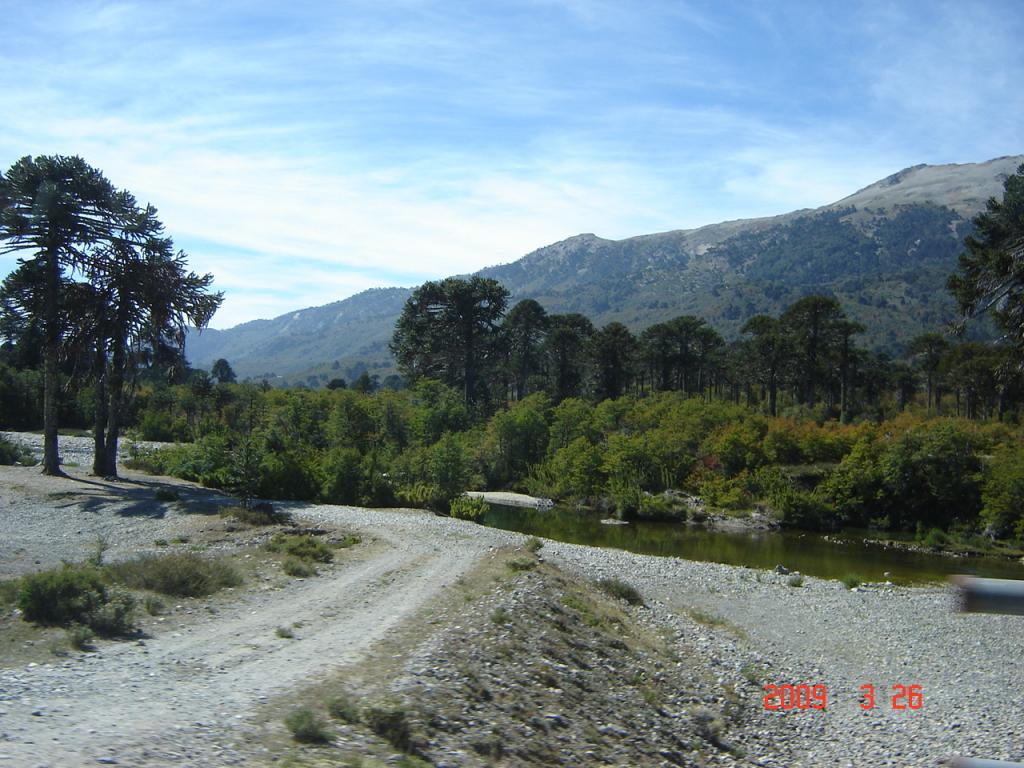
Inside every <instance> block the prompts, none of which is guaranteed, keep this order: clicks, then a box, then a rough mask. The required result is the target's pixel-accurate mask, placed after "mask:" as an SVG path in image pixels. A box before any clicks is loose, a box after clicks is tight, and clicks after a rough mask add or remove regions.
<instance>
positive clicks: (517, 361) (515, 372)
mask: <svg viewBox="0 0 1024 768" xmlns="http://www.w3.org/2000/svg"><path fill="white" fill-rule="evenodd" d="M547 328H548V316H547V312H545V311H544V307H542V306H541V305H540V304H538V303H537V302H536V301H534V300H533V299H523V300H522V301H520V302H519V303H518V304H516V305H515V306H514V307H512V309H511V310H509V313H508V314H507V315H506V316H505V320H504V322H503V323H502V324H501V332H502V336H503V340H504V343H505V345H507V346H506V350H505V351H506V354H507V355H508V367H509V372H510V373H511V375H512V383H513V386H514V390H515V391H514V396H515V399H516V400H522V399H523V398H524V397H526V396H527V395H528V394H530V379H531V377H532V376H534V375H535V374H536V373H538V372H539V371H540V368H541V346H542V345H543V343H544V336H545V334H546V333H547Z"/></svg>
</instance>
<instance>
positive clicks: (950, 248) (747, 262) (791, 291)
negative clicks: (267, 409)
mask: <svg viewBox="0 0 1024 768" xmlns="http://www.w3.org/2000/svg"><path fill="white" fill-rule="evenodd" d="M1022 161H1024V157H1020V156H1018V157H1005V158H998V159H995V160H991V161H989V162H986V163H978V164H963V165H945V166H927V165H922V166H915V167H913V168H908V169H905V170H903V171H900V172H899V173H896V174H893V175H892V176H890V177H887V178H886V179H883V180H881V181H879V182H877V183H875V184H872V185H871V186H869V187H866V188H865V189H862V190H860V191H858V192H856V193H854V194H852V195H850V196H849V197H847V198H845V199H843V200H841V201H839V202H837V203H834V204H832V205H829V206H825V207H823V208H819V209H816V210H805V211H796V212H793V213H788V214H785V215H781V216H776V217H772V218H766V219H751V220H741V221H731V222H723V223H720V224H712V225H709V226H705V227H701V228H699V229H695V230H678V231H673V232H664V233H659V234H651V235H642V236H639V237H633V238H628V239H626V240H606V239H603V238H601V237H598V236H596V235H593V234H584V235H577V236H575V237H571V238H569V239H567V240H563V241H561V242H558V243H555V244H553V245H549V246H545V247H544V248H540V249H538V250H537V251H534V252H533V253H530V254H528V255H527V256H524V257H523V258H522V259H519V260H518V261H516V262H513V263H512V264H506V265H501V266H494V267H488V268H486V269H483V270H480V271H479V272H478V273H477V274H478V275H479V276H481V277H490V278H494V279H496V280H498V281H499V282H500V283H501V284H502V285H504V286H505V287H506V288H507V289H508V290H509V293H510V297H511V299H512V300H513V301H517V300H519V299H524V298H533V299H536V300H537V301H538V302H539V303H540V304H541V305H542V306H543V307H544V308H545V309H546V310H547V311H548V312H557V313H568V312H578V313H580V314H583V315H585V316H587V317H588V318H589V319H590V320H591V321H592V322H593V323H594V324H595V325H603V324H606V323H608V322H611V321H618V322H621V323H623V324H624V325H626V326H627V327H628V328H630V329H631V330H633V331H640V330H642V329H643V328H645V327H647V326H649V325H652V324H654V323H658V322H663V321H665V320H669V319H671V318H673V317H677V316H679V315H696V316H698V317H701V318H703V319H704V320H706V321H707V322H708V323H709V324H710V325H711V326H712V327H714V328H715V329H716V330H717V331H718V332H719V333H721V334H722V335H723V336H724V337H725V338H727V339H732V338H736V336H737V335H738V332H739V329H740V328H741V327H742V326H743V324H744V323H745V322H746V321H747V320H748V319H749V318H751V317H753V316H755V315H758V314H778V313H780V312H781V311H782V310H783V309H785V307H787V306H789V305H790V304H792V303H794V302H795V301H796V300H798V299H799V298H801V297H802V296H805V295H808V294H810V293H825V294H829V295H833V296H835V297H836V298H837V299H838V300H839V302H840V304H841V305H842V307H843V309H844V311H845V312H846V313H847V314H848V315H849V316H850V317H851V318H852V319H853V320H855V321H857V322H860V323H862V324H863V325H864V326H865V328H866V331H865V334H864V336H863V339H864V341H865V343H866V344H867V345H868V346H869V347H871V348H873V349H880V350H886V351H888V352H890V353H897V352H901V351H902V349H903V347H904V346H905V345H906V343H907V342H908V341H909V340H910V339H912V338H913V337H914V336H917V335H919V334H921V333H925V332H931V331H942V330H944V328H945V325H946V324H947V323H948V322H949V321H950V320H951V319H952V316H953V314H954V312H953V309H954V307H953V302H952V299H951V298H950V296H949V294H948V292H947V291H946V290H945V281H946V278H947V277H948V275H949V274H950V272H952V271H953V269H954V268H955V266H956V257H957V254H958V253H960V251H962V250H963V238H964V236H965V235H966V234H968V233H969V231H970V226H971V224H970V222H971V219H972V217H973V216H974V215H975V214H977V213H978V212H979V211H980V210H981V209H982V208H983V207H984V204H985V201H986V200H987V199H988V198H990V197H992V196H997V195H999V194H1000V193H1001V191H1002V183H1003V180H1004V179H1005V178H1006V177H1008V176H1009V175H1011V174H1012V173H1013V172H1014V171H1015V170H1016V167H1017V166H1018V165H1019V164H1020V163H1021V162H1022ZM409 293H410V291H409V290H408V289H401V288H389V289H380V290H371V291H365V292H363V293H360V294H358V295H356V296H353V297H350V298H348V299H345V300H344V301H340V302H336V303H334V304H329V305H326V306H323V307H315V308H309V309H303V310H300V311H298V312H293V313H289V314H287V315H282V316H280V317H278V318H275V319H273V320H260V321H254V322H251V323H246V324H244V325H241V326H238V327H236V328H232V329H229V330H226V331H206V332H204V333H203V334H202V335H195V334H193V335H190V337H189V340H188V346H187V350H188V356H189V359H190V361H191V362H192V363H193V364H194V365H197V366H199V367H208V366H209V365H210V364H212V363H213V361H214V360H216V359H217V358H220V357H227V358H228V359H230V361H231V363H232V364H233V365H234V366H235V368H236V369H237V370H238V371H239V373H240V374H241V375H242V376H243V377H253V378H268V379H270V380H272V381H277V382H281V383H283V382H290V383H305V384H308V385H311V386H322V385H324V384H326V383H327V382H329V381H330V380H331V379H332V378H335V377H339V376H340V377H343V378H347V379H349V380H351V378H354V377H355V376H358V375H359V374H360V373H361V372H362V371H363V370H366V369H369V370H370V371H371V372H377V373H380V374H384V375H386V373H388V372H389V371H390V370H391V367H390V366H391V361H390V356H389V355H388V353H387V341H388V338H389V337H390V333H391V329H392V328H393V324H394V321H395V320H396V319H397V318H398V314H399V312H400V311H401V307H402V303H403V302H404V301H405V299H406V298H407V297H408V296H409ZM972 332H973V333H979V332H983V327H982V326H977V327H974V328H972ZM271 374H273V375H271ZM275 377H280V378H275Z"/></svg>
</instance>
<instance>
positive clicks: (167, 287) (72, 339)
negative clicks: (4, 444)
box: [0, 155, 223, 475]
mask: <svg viewBox="0 0 1024 768" xmlns="http://www.w3.org/2000/svg"><path fill="white" fill-rule="evenodd" d="M156 213H157V212H156V209H155V208H154V207H153V206H150V205H146V206H140V205H139V204H138V203H137V202H136V200H135V198H134V197H133V196H132V195H131V194H130V193H129V192H127V191H124V190H117V189H115V187H114V186H113V185H112V184H111V183H110V182H109V181H108V180H107V179H106V177H104V175H103V174H102V173H101V172H100V171H98V170H97V169H95V168H93V167H91V166H90V165H88V164H87V163H86V162H85V161H84V160H82V159H81V158H80V157H64V156H60V155H55V156H43V157H37V158H32V157H24V158H22V159H21V160H19V161H18V162H17V163H15V164H14V165H13V166H11V168H10V169H9V170H8V171H7V172H6V173H5V174H2V175H0V252H4V253H25V254H28V257H27V258H23V259H19V264H20V266H19V268H18V270H16V271H15V273H13V274H12V275H11V276H10V277H9V278H8V279H7V280H6V281H5V282H4V285H3V289H2V293H0V310H2V312H3V316H4V318H3V321H2V323H3V324H2V330H3V333H4V335H5V337H6V338H8V339H10V338H12V337H17V336H18V335H19V334H28V335H33V334H34V335H35V336H36V337H38V338H40V339H41V346H42V362H43V389H44V395H43V429H44V458H43V471H44V472H45V473H47V474H58V473H60V458H59V455H58V452H57V417H58V410H57V408H58V399H59V380H58V374H59V370H58V369H59V363H60V361H61V358H62V357H64V358H67V357H69V356H76V357H78V358H83V359H88V360H89V361H90V364H89V366H88V367H89V375H91V377H92V378H93V379H94V381H95V385H96V404H95V417H96V424H95V437H96V457H95V460H94V471H95V472H97V473H99V474H104V475H106V474H115V473H116V453H117V441H118V435H119V432H120V428H121V419H122V417H123V411H124V408H125V407H126V405H127V402H128V399H129V398H130V396H131V393H132V391H133V389H134V386H135V380H134V373H135V371H136V370H137V369H138V367H139V365H140V364H141V362H142V361H143V359H144V358H148V359H149V361H150V362H154V361H159V360H161V359H165V358H166V355H167V351H168V350H169V349H171V348H174V349H177V350H180V348H181V346H182V344H183V341H184V333H185V328H186V326H187V325H192V326H195V327H199V328H202V327H204V326H205V325H206V324H207V323H208V322H209V320H210V318H211V317H212V316H213V313H214V312H215V311H216V309H217V307H218V306H219V305H220V302H221V300H222V298H223V297H222V295H221V294H216V293H214V294H211V293H209V292H208V288H209V286H210V284H211V283H212V280H213V278H212V276H211V275H204V276H199V275H196V274H195V273H192V272H189V271H187V266H186V256H185V254H184V253H182V252H180V251H179V252H175V251H174V247H173V243H172V241H171V239H170V238H169V237H166V236H165V235H164V234H163V224H161V223H160V221H159V219H158V218H157V215H156ZM23 341H24V340H23ZM178 357H180V354H179V355H178Z"/></svg>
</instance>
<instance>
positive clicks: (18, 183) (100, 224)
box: [0, 156, 116, 475]
mask: <svg viewBox="0 0 1024 768" xmlns="http://www.w3.org/2000/svg"><path fill="white" fill-rule="evenodd" d="M115 197H116V194H115V191H114V187H113V185H111V183H110V182H109V181H107V179H106V178H105V177H104V176H103V174H102V173H100V172H99V171H97V170H96V169H95V168H92V167H90V166H89V165H88V164H86V163H85V162H84V161H83V160H82V159H81V158H79V157H61V156H55V157H39V158H35V159H33V158H31V157H24V158H22V159H21V160H19V161H18V162H17V163H15V164H14V165H13V166H11V168H10V170H8V171H7V173H6V174H4V175H3V176H0V204H2V208H0V243H2V244H3V245H2V252H3V253H12V252H19V253H23V252H28V253H30V254H31V256H30V257H29V259H27V260H25V263H26V264H31V265H32V271H33V272H34V273H35V274H36V276H37V277H38V278H39V280H40V284H39V286H38V289H37V296H38V299H37V303H38V306H39V307H40V308H41V311H42V318H41V320H42V322H41V325H42V331H43V333H42V337H43V473H44V474H48V475H56V474H60V458H59V456H58V454H57V398H58V396H59V392H58V386H59V383H58V364H59V356H60V348H61V341H62V337H63V333H64V330H65V329H64V327H63V326H62V323H61V317H60V314H61V313H60V307H61V286H62V281H63V279H64V276H65V274H66V273H67V272H70V271H72V270H75V269H82V268H87V267H89V266H91V264H90V260H91V258H92V249H93V247H94V246H96V245H98V244H102V243H104V242H108V243H109V242H110V241H112V240H113V238H114V236H115V235H114V233H113V231H112V230H113V228H112V227H111V224H110V214H111V212H112V209H113V207H114V201H115Z"/></svg>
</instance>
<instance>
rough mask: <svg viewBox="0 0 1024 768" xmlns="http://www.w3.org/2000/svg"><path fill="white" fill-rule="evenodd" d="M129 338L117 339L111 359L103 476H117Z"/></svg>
mask: <svg viewBox="0 0 1024 768" xmlns="http://www.w3.org/2000/svg"><path fill="white" fill-rule="evenodd" d="M127 343H128V342H127V339H116V340H115V341H114V351H113V354H112V355H111V361H110V378H109V381H108V382H107V393H108V399H107V400H108V402H109V406H108V408H107V435H106V445H105V446H104V447H103V464H102V474H103V477H117V442H118V440H119V439H120V437H121V419H122V418H123V415H124V414H123V411H124V374H125V365H126V364H127V361H126V359H125V358H126V346H127Z"/></svg>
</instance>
